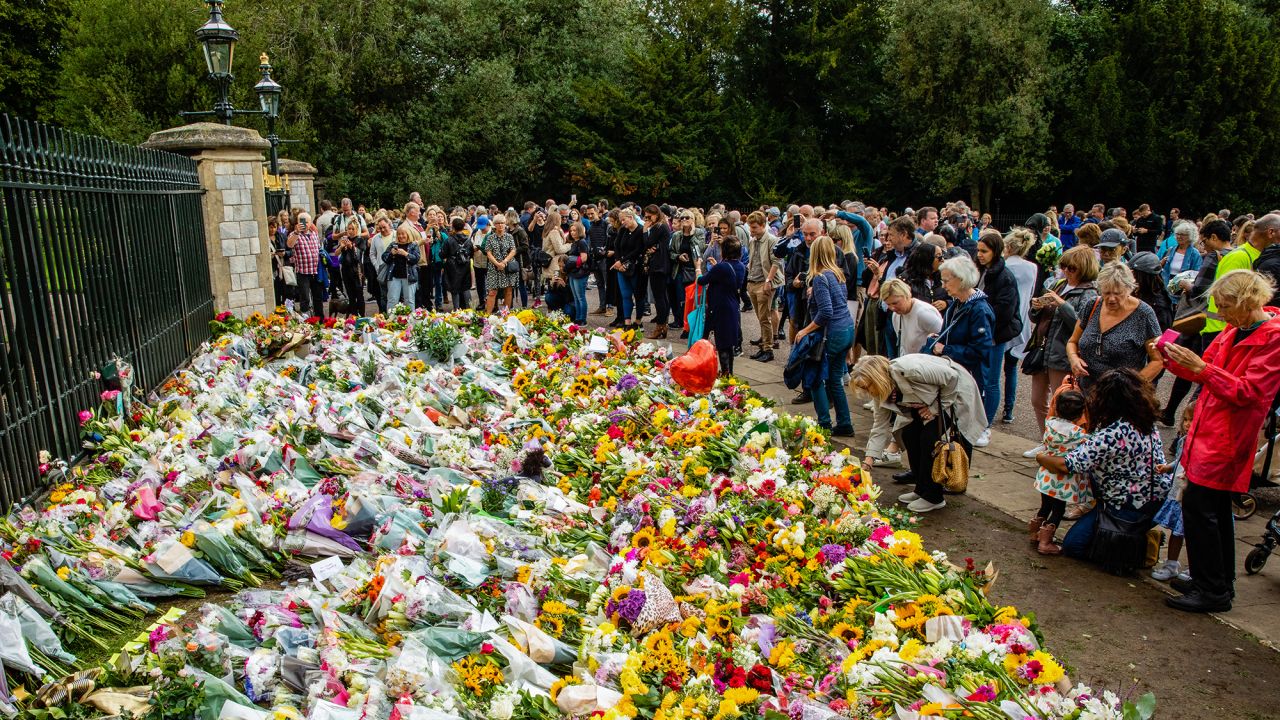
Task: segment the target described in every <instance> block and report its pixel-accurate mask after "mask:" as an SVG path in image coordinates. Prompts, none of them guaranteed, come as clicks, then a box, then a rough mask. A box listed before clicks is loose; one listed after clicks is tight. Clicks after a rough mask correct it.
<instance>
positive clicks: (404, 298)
mask: <svg viewBox="0 0 1280 720" xmlns="http://www.w3.org/2000/svg"><path fill="white" fill-rule="evenodd" d="M417 290H418V283H411V282H409V279H408V278H391V280H389V281H388V282H387V307H389V308H394V307H395V306H396V304H398V303H404V304H405V305H409V306H412V305H413V296H414V293H416V292H417Z"/></svg>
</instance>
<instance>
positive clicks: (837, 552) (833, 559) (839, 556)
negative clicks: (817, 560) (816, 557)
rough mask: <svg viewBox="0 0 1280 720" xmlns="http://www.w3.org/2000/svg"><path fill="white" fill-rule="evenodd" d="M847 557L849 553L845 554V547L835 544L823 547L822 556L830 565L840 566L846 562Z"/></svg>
mask: <svg viewBox="0 0 1280 720" xmlns="http://www.w3.org/2000/svg"><path fill="white" fill-rule="evenodd" d="M846 555H848V553H847V552H845V549H844V546H843V545H836V544H835V543H832V544H830V545H823V546H822V556H823V557H824V558H826V559H827V564H828V565H839V564H840V563H842V562H844V559H845V556H846Z"/></svg>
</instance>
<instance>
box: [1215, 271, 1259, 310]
mask: <svg viewBox="0 0 1280 720" xmlns="http://www.w3.org/2000/svg"><path fill="white" fill-rule="evenodd" d="M1275 293H1276V286H1275V283H1274V282H1272V280H1271V278H1269V277H1267V276H1266V275H1263V274H1262V273H1256V272H1254V271H1252V270H1232V271H1231V272H1229V273H1227V274H1226V275H1223V276H1222V277H1220V278H1218V279H1217V280H1215V281H1213V285H1211V286H1210V287H1209V294H1210V295H1211V296H1212V297H1213V299H1214V301H1215V302H1218V303H1221V302H1222V301H1223V300H1232V301H1234V303H1235V304H1236V305H1238V306H1240V307H1241V308H1242V309H1245V310H1249V311H1253V310H1257V309H1258V308H1261V307H1264V306H1265V305H1266V304H1267V303H1268V302H1270V301H1271V298H1272V296H1274V295H1275Z"/></svg>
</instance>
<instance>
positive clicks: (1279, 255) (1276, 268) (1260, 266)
mask: <svg viewBox="0 0 1280 720" xmlns="http://www.w3.org/2000/svg"><path fill="white" fill-rule="evenodd" d="M1253 269H1254V271H1255V272H1259V273H1262V274H1264V275H1269V276H1271V281H1272V282H1274V283H1275V284H1276V285H1277V286H1280V245H1271V246H1270V247H1268V248H1267V249H1266V250H1263V251H1262V254H1261V255H1259V256H1258V259H1257V260H1255V261H1254V263H1253ZM1270 304H1271V305H1272V306H1276V307H1280V290H1277V292H1276V294H1275V296H1273V297H1272V298H1271V302H1270Z"/></svg>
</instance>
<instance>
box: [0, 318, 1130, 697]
mask: <svg viewBox="0 0 1280 720" xmlns="http://www.w3.org/2000/svg"><path fill="white" fill-rule="evenodd" d="M221 326H222V329H223V330H225V332H223V333H222V334H221V335H219V336H218V337H217V338H216V339H215V340H214V341H212V342H211V343H210V344H209V345H208V346H207V347H206V348H205V349H204V351H203V352H201V353H200V354H199V355H197V356H196V357H195V359H194V360H193V361H192V362H191V364H190V366H189V367H187V368H186V369H184V370H182V371H180V372H178V373H176V374H175V375H174V376H173V377H172V378H170V379H169V380H168V381H166V382H165V383H163V384H162V385H161V386H160V387H159V388H158V389H157V390H156V391H155V392H154V393H153V396H152V397H150V398H148V399H147V402H145V403H144V402H139V401H137V400H136V399H132V398H130V399H127V401H124V402H122V401H121V400H122V399H121V398H119V397H116V396H113V397H110V398H108V397H105V396H104V397H103V402H102V404H101V406H99V407H98V408H95V409H92V410H86V411H85V412H84V413H82V414H81V422H82V426H83V432H84V436H85V439H86V443H87V445H88V447H90V448H91V452H92V453H93V457H92V458H91V460H90V461H89V462H87V463H85V464H82V465H80V466H77V467H74V468H70V469H68V468H66V467H65V466H63V465H60V464H59V463H57V462H51V463H47V465H46V467H45V470H46V471H47V472H48V473H49V474H50V477H51V481H52V484H51V488H52V491H51V492H50V493H49V494H48V495H47V496H45V497H44V498H43V499H42V500H41V502H39V503H36V504H33V505H30V506H27V507H23V508H21V509H18V510H15V511H14V512H13V513H11V515H10V518H9V520H8V521H7V522H5V523H4V524H3V526H0V536H2V537H3V538H4V549H5V550H4V554H5V558H6V559H7V560H8V562H9V563H10V564H11V566H12V567H13V568H14V569H15V570H17V574H16V576H15V578H16V581H15V582H10V583H8V586H9V587H10V589H11V592H10V593H9V594H8V595H5V596H4V597H3V598H0V610H2V611H3V612H0V630H8V631H9V632H11V633H17V634H20V635H21V637H22V638H23V640H24V641H25V642H23V643H16V648H14V649H8V650H5V651H4V652H7V653H9V654H7V655H3V661H4V663H5V667H6V668H8V669H9V670H10V671H11V675H13V673H14V672H17V673H18V675H19V677H15V678H14V679H15V681H22V682H25V683H26V684H27V685H28V686H29V687H39V685H40V683H41V682H45V681H47V682H49V686H47V687H61V688H66V687H71V688H73V689H72V690H68V691H66V692H61V693H56V692H52V691H50V692H47V693H43V694H30V693H28V694H27V695H26V697H24V698H23V699H21V700H19V699H17V697H16V696H15V695H13V694H8V691H7V690H6V694H7V696H8V697H7V699H8V701H9V702H10V703H11V704H26V705H27V706H28V708H31V710H30V712H49V709H50V708H55V707H58V706H59V704H62V705H64V706H67V707H69V706H70V705H73V704H77V703H78V705H76V707H77V708H78V709H77V711H76V712H80V713H82V714H81V715H76V717H81V716H92V715H91V714H89V715H85V714H84V713H85V712H86V711H88V709H90V708H92V709H94V710H96V711H100V712H102V713H104V714H108V713H117V714H121V715H125V716H128V715H129V714H134V715H136V716H140V717H155V718H159V717H201V718H210V719H211V720H212V719H213V718H218V717H220V716H227V717H252V718H257V717H261V718H273V719H285V718H314V719H322V718H327V719H335V720H361V719H366V718H368V719H372V718H390V719H392V720H447V719H449V718H465V719H468V720H480V719H481V718H488V719H491V720H510V719H511V718H519V719H521V720H526V719H533V718H584V719H585V718H595V719H599V720H628V719H631V718H645V719H650V718H652V719H653V720H735V719H737V718H759V719H761V720H837V719H840V718H898V719H899V720H917V719H922V718H961V717H971V718H983V719H987V720H996V719H1000V720H1006V719H1011V720H1023V719H1025V718H1055V719H1066V718H1071V719H1075V718H1079V719H1081V720H1085V719H1089V720H1095V719H1102V718H1117V719H1119V718H1129V717H1147V716H1149V715H1150V712H1151V700H1150V698H1143V699H1142V700H1141V701H1139V702H1138V703H1136V704H1133V703H1126V702H1122V701H1121V700H1120V699H1119V698H1117V697H1116V696H1115V695H1114V694H1112V693H1111V692H1094V691H1093V690H1091V689H1090V688H1088V687H1085V686H1083V685H1079V684H1075V683H1073V682H1072V681H1071V680H1070V679H1069V678H1068V677H1067V674H1066V671H1065V670H1064V668H1063V667H1062V665H1061V663H1059V662H1058V661H1057V660H1055V659H1054V657H1053V656H1052V655H1050V654H1049V653H1048V652H1046V651H1045V650H1044V648H1043V647H1042V646H1041V636H1040V634H1039V632H1038V631H1037V629H1036V624H1035V622H1034V619H1033V618H1031V617H1029V616H1025V615H1022V614H1020V613H1019V612H1018V611H1017V610H1016V609H1015V608H1013V607H997V606H994V605H993V604H992V603H991V602H989V601H988V599H987V597H986V591H987V589H988V588H989V586H990V583H991V582H992V580H993V573H992V572H991V571H990V570H986V571H984V570H979V569H978V568H976V567H975V566H974V565H973V563H972V561H971V560H970V561H967V563H966V566H965V567H957V566H954V565H952V564H951V563H950V562H948V560H947V558H946V557H945V556H944V555H943V554H941V553H937V552H930V551H929V550H928V549H927V548H926V547H924V546H923V544H922V543H921V539H920V537H919V535H917V534H916V533H915V532H913V531H912V527H913V523H914V519H913V518H912V517H910V516H907V515H904V514H903V513H901V512H900V511H892V512H891V511H886V510H883V509H881V508H879V507H878V506H877V504H876V500H877V497H878V495H879V489H878V488H877V486H876V485H875V484H874V483H872V481H871V478H870V476H869V474H868V473H867V472H866V471H865V470H864V469H862V468H861V467H860V466H859V464H858V462H857V460H856V459H855V458H854V457H853V456H851V455H850V453H849V451H848V450H845V449H839V450H838V449H835V448H833V446H832V445H831V443H830V442H829V440H828V437H827V436H826V434H825V433H824V432H823V431H822V430H820V429H819V428H818V427H817V426H816V425H815V424H814V423H813V422H812V421H810V420H807V419H804V418H799V417H794V416H790V415H785V414H781V413H779V412H778V411H777V410H776V409H775V408H774V407H772V406H771V403H769V402H768V401H766V400H764V399H762V398H761V397H760V396H759V395H757V394H756V393H754V392H753V391H752V390H751V389H750V388H749V387H748V386H746V385H743V384H740V383H737V382H735V381H733V380H728V381H720V382H719V383H718V384H717V385H716V386H715V387H714V388H713V389H712V390H711V391H710V392H709V393H706V394H703V395H694V394H689V393H686V392H684V391H682V390H680V389H679V388H678V386H676V385H675V384H674V383H673V382H672V381H671V377H670V373H669V364H670V361H671V358H670V356H669V355H668V352H667V351H666V350H665V349H660V348H657V347H654V346H652V345H647V344H638V343H637V342H636V338H634V337H632V336H630V335H629V334H613V335H605V334H603V333H602V332H601V331H599V330H592V329H589V328H585V327H579V326H575V325H572V324H569V323H567V322H565V321H564V319H563V316H559V315H553V316H547V315H542V314H536V313H534V312H531V311H522V312H520V313H517V314H512V315H507V316H501V317H484V316H481V315H478V314H473V313H470V312H462V313H454V314H450V315H435V314H426V313H423V312H417V311H414V312H411V311H409V310H408V309H407V308H403V307H400V308H396V309H395V310H393V311H392V312H391V313H390V314H388V315H387V316H385V317H383V316H380V317H377V318H373V319H362V320H360V321H347V322H337V321H332V320H330V321H326V322H324V323H315V322H306V321H303V320H302V319H301V318H297V317H294V316H290V315H289V314H288V313H287V312H284V311H283V310H281V311H278V312H277V313H276V314H275V315H273V316H272V317H269V318H264V317H252V318H249V319H248V320H247V321H246V322H245V323H243V325H241V324H237V323H230V322H222V323H221ZM206 592H216V593H218V598H219V599H218V600H217V602H210V603H208V604H205V605H203V606H199V605H196V604H192V608H191V609H189V610H187V611H185V612H183V611H181V610H173V611H171V612H169V613H168V614H167V615H165V616H164V617H163V618H161V620H160V621H158V622H156V623H155V624H154V625H152V627H151V628H149V629H148V630H147V631H146V632H144V633H142V635H140V636H139V637H138V638H137V640H136V641H135V642H133V643H130V644H129V645H127V646H126V647H125V648H124V650H122V651H121V652H120V653H119V655H117V656H116V657H115V658H113V659H112V661H111V663H110V664H109V665H110V666H109V667H108V668H106V669H105V670H103V671H102V672H101V673H98V672H97V671H95V672H94V673H92V674H90V675H85V676H83V677H78V676H72V677H73V678H74V682H75V683H78V684H73V685H68V684H66V683H65V682H64V681H62V680H54V678H62V677H63V676H65V675H67V674H69V673H72V672H73V671H76V670H78V669H80V668H78V667H77V663H78V660H77V659H76V658H75V657H74V656H72V655H71V654H70V653H69V652H67V650H66V648H65V647H64V646H63V644H62V643H63V642H67V643H68V644H72V641H74V643H78V644H74V645H73V646H75V647H79V646H82V644H83V643H85V642H89V641H90V640H93V639H96V638H98V637H101V636H103V635H106V634H109V633H111V632H113V631H119V630H120V628H122V627H125V626H127V624H128V623H129V622H131V621H133V622H136V620H137V618H140V617H144V616H149V613H152V612H153V611H156V609H157V606H160V607H163V606H165V605H168V604H171V603H172V602H173V601H174V600H173V599H174V597H175V596H180V595H187V596H199V595H201V594H203V593H206ZM6 602H7V603H8V604H7V605H6ZM85 638H88V640H86V639H85ZM23 650H25V652H22V651H23ZM10 655H21V657H19V658H16V659H15V660H13V661H11V658H10ZM23 658H25V665H23V664H21V662H19V661H22V660H23ZM23 673H27V674H30V675H32V676H34V678H35V679H33V680H28V679H25V678H24V677H22V674H23ZM41 676H46V677H43V679H41ZM59 683H63V684H61V685H60V684H59ZM95 686H96V689H94V688H95ZM139 686H142V691H141V694H139V692H138V688H139ZM118 688H126V689H124V690H122V689H118ZM90 690H92V692H90ZM113 703H114V704H113ZM36 708H44V709H43V710H37V709H36ZM64 712H65V710H64ZM45 716H46V717H53V716H55V715H45ZM56 716H58V717H62V716H69V715H56Z"/></svg>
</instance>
